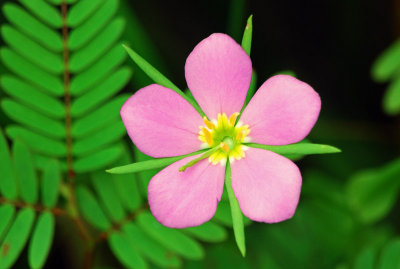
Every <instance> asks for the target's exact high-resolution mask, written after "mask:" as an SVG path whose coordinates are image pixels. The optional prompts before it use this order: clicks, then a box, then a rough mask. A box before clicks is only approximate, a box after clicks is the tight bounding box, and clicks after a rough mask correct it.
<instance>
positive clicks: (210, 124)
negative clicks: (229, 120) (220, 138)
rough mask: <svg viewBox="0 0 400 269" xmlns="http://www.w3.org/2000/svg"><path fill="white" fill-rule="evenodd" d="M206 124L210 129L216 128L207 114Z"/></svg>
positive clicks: (204, 118)
mask: <svg viewBox="0 0 400 269" xmlns="http://www.w3.org/2000/svg"><path fill="white" fill-rule="evenodd" d="M203 121H204V124H205V125H206V126H207V128H208V129H210V130H212V129H214V128H215V125H214V123H212V122H211V121H209V120H208V119H207V117H206V116H204V117H203Z"/></svg>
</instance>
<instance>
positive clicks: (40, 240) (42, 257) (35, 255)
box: [28, 212, 55, 269]
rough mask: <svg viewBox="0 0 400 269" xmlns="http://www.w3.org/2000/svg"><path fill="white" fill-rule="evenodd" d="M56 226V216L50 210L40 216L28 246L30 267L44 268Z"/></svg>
mask: <svg viewBox="0 0 400 269" xmlns="http://www.w3.org/2000/svg"><path fill="white" fill-rule="evenodd" d="M54 226H55V222H54V217H53V215H52V214H51V213H50V212H44V213H42V214H41V215H40V216H39V218H38V220H37V223H36V226H35V228H34V230H33V233H32V239H31V242H30V244H29V248H28V262H29V266H30V268H34V269H35V268H42V267H43V265H44V263H45V262H46V259H47V256H48V255H49V252H50V248H51V244H52V242H53V237H54Z"/></svg>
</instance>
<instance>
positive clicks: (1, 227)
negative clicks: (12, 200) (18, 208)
mask: <svg viewBox="0 0 400 269" xmlns="http://www.w3.org/2000/svg"><path fill="white" fill-rule="evenodd" d="M14 215H15V208H14V207H13V206H12V205H7V204H6V205H1V206H0V242H2V241H3V238H4V236H5V234H6V232H7V230H8V228H9V227H10V225H11V223H12V221H13V219H14Z"/></svg>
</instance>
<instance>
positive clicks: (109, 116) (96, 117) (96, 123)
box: [72, 95, 129, 138]
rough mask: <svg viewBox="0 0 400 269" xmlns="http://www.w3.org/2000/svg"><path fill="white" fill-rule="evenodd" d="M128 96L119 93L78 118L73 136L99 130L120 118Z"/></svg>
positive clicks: (80, 135) (78, 136)
mask: <svg viewBox="0 0 400 269" xmlns="http://www.w3.org/2000/svg"><path fill="white" fill-rule="evenodd" d="M128 98H129V95H119V96H117V97H115V98H114V99H112V100H111V101H109V102H107V103H106V104H104V105H103V106H101V107H100V108H99V109H97V110H95V111H93V112H91V113H90V114H88V115H86V116H84V117H82V118H80V119H77V120H76V121H75V122H74V123H73V125H72V136H73V137H76V138H80V137H83V136H86V135H88V134H91V133H93V132H95V131H98V130H99V129H100V128H102V127H104V126H106V125H107V124H110V123H111V122H114V121H116V120H120V114H119V111H120V109H121V106H122V104H123V103H124V102H125V101H126V100H127V99H128Z"/></svg>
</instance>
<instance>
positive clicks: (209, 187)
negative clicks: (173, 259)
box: [148, 154, 225, 228]
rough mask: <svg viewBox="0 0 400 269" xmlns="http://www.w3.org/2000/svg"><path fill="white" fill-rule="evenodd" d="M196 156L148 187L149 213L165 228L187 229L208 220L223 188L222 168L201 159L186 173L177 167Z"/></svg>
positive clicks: (163, 173)
mask: <svg viewBox="0 0 400 269" xmlns="http://www.w3.org/2000/svg"><path fill="white" fill-rule="evenodd" d="M199 156H200V154H199V155H196V156H191V157H186V158H184V159H182V160H180V161H178V162H176V163H173V164H171V165H170V166H168V167H166V168H165V169H163V170H161V171H160V172H159V173H158V174H156V175H155V176H154V177H153V178H152V179H151V181H150V183H149V187H148V199H149V205H150V210H151V212H152V213H153V215H154V217H155V218H156V219H157V220H158V221H159V222H160V223H162V224H163V225H164V226H167V227H171V228H186V227H192V226H197V225H200V224H202V223H204V222H206V221H208V220H210V219H211V218H212V217H213V216H214V214H215V211H216V209H217V204H218V202H219V200H220V199H221V195H222V190H223V186H224V174H225V167H223V166H221V165H212V164H211V163H210V162H209V161H208V159H204V160H202V161H200V162H198V163H197V164H195V165H194V166H192V167H189V168H187V169H186V171H185V172H179V170H178V169H179V167H181V166H183V165H185V164H186V163H188V162H189V161H191V160H193V159H194V158H197V157H199Z"/></svg>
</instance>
